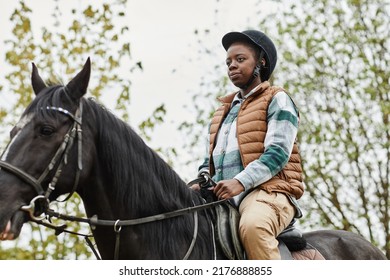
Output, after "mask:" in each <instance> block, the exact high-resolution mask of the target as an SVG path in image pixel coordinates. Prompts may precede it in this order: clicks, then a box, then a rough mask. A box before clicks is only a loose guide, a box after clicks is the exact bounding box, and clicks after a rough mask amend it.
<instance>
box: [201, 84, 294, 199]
mask: <svg viewBox="0 0 390 280" xmlns="http://www.w3.org/2000/svg"><path fill="white" fill-rule="evenodd" d="M255 90H256V88H255V89H254V90H252V92H251V93H249V94H248V95H247V96H246V97H245V98H247V97H248V96H249V95H250V94H252V93H253V92H254V91H255ZM243 101H244V99H242V98H240V94H239V93H238V94H237V95H236V96H235V98H234V100H233V102H232V105H231V109H230V111H229V113H228V114H227V116H226V118H225V120H224V121H223V123H222V126H221V128H220V130H219V132H218V136H217V141H216V146H215V149H214V150H213V154H212V156H213V161H214V166H215V175H214V176H213V180H215V181H220V180H227V179H232V178H235V179H237V180H238V181H240V182H241V183H242V185H243V186H244V188H245V191H244V192H243V193H241V194H239V195H238V196H236V197H234V202H235V204H236V205H238V204H239V203H240V201H241V200H242V198H243V197H244V196H245V195H246V194H247V193H248V192H249V191H250V190H251V189H252V188H255V187H257V186H259V185H261V184H262V183H264V182H266V181H268V180H270V179H271V178H272V177H273V176H275V175H276V174H277V173H279V172H280V171H281V170H282V169H283V168H284V166H285V165H286V164H287V162H288V160H289V157H290V155H291V152H292V148H293V145H294V141H295V138H296V136H297V132H298V121H299V117H298V110H297V108H296V107H295V105H294V103H293V101H292V100H291V98H290V97H289V96H288V95H287V94H286V93H285V92H283V91H282V92H278V93H277V94H276V95H275V96H274V97H273V99H272V100H271V103H270V104H269V107H268V111H267V123H268V130H267V135H266V137H265V141H264V153H263V154H262V155H261V156H260V158H259V159H257V160H255V161H253V162H251V163H250V164H248V166H247V167H246V168H245V169H244V167H243V164H242V161H241V156H240V151H239V147H238V142H237V135H236V126H237V124H236V121H237V115H238V112H239V110H240V107H241V104H242V102H243ZM209 136H210V135H209V134H208V141H207V147H206V157H205V160H204V163H203V164H202V165H201V166H200V167H199V171H200V172H201V171H205V170H208V165H209V151H208V149H209Z"/></svg>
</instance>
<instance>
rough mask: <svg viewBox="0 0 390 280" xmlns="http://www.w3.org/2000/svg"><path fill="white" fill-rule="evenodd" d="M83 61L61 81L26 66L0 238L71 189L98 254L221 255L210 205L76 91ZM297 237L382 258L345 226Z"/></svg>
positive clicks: (351, 255) (3, 188) (86, 72)
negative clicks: (27, 85) (25, 97)
mask: <svg viewBox="0 0 390 280" xmlns="http://www.w3.org/2000/svg"><path fill="white" fill-rule="evenodd" d="M90 68H91V65H90V60H89V59H88V60H87V62H86V64H85V65H84V67H83V69H82V70H81V71H80V72H79V73H78V74H77V75H76V76H75V77H74V78H73V79H72V80H71V81H70V82H69V83H68V84H67V85H66V86H64V85H54V86H47V85H46V84H45V83H44V82H43V80H42V79H41V77H40V76H39V74H38V71H37V68H36V67H35V65H33V72H32V87H33V90H34V92H35V94H36V98H35V99H34V100H33V101H32V102H31V104H30V105H29V106H28V107H27V108H26V110H25V112H24V113H23V115H22V116H21V119H20V121H19V122H18V123H17V124H16V126H15V127H14V128H13V129H12V131H11V140H10V142H9V144H8V146H7V148H6V150H5V151H4V152H3V154H2V156H1V161H0V168H1V170H0V238H1V239H3V240H10V239H15V238H17V237H18V236H19V234H20V231H21V228H22V226H23V224H24V223H25V222H27V221H29V220H30V219H32V220H35V221H38V220H40V218H39V217H40V214H41V213H42V212H45V213H46V214H47V213H48V211H49V210H50V209H49V207H48V203H49V201H52V200H53V199H56V198H57V197H58V196H60V195H63V194H67V193H68V194H69V195H71V194H72V193H73V192H77V193H78V194H79V195H80V197H81V198H82V200H83V204H84V207H85V210H86V214H87V216H88V220H87V221H88V222H89V223H90V225H92V226H91V228H92V233H93V236H94V238H95V241H96V244H97V247H98V250H99V253H100V255H101V257H102V258H103V259H113V258H119V259H183V258H184V259H216V258H219V257H222V256H221V255H220V254H219V253H218V252H219V250H218V249H217V247H218V246H217V245H216V244H215V243H214V242H213V240H214V238H213V236H214V232H213V228H212V222H211V219H210V215H209V211H208V210H206V209H202V208H199V209H197V210H195V211H194V208H193V207H199V205H202V203H203V200H202V198H201V197H200V195H199V193H198V192H195V191H193V190H191V189H190V188H188V186H187V185H186V183H185V182H184V181H182V180H181V179H180V177H179V176H178V175H177V174H176V173H175V172H174V171H173V170H172V169H171V168H170V166H169V165H168V164H167V163H166V162H164V161H163V160H162V159H161V158H160V157H159V156H158V155H157V154H156V153H155V152H154V151H153V150H152V149H150V148H149V147H148V146H147V145H146V144H145V143H144V142H143V140H142V139H141V138H140V137H139V136H138V135H137V134H136V133H135V132H134V131H133V130H132V129H131V128H130V127H129V126H128V125H127V124H126V123H124V122H123V121H121V120H119V119H118V118H117V117H115V116H114V115H113V114H112V113H110V112H109V111H107V110H106V109H105V108H104V107H103V106H101V105H99V104H98V103H96V102H95V101H93V100H91V99H86V98H84V97H83V96H84V95H85V93H86V91H87V87H88V82H89V78H90ZM183 209H187V210H188V209H189V210H188V211H187V212H186V211H183V213H179V214H178V212H177V211H179V212H180V210H183ZM163 213H168V216H167V215H161V214H163ZM172 213H173V215H171V216H169V214H172ZM145 217H146V218H145ZM80 220H81V219H80ZM304 236H305V238H306V240H307V242H309V243H310V244H311V245H313V246H315V247H316V248H317V249H318V250H319V251H320V252H321V253H322V255H323V256H324V257H325V258H326V259H385V257H384V255H383V254H382V253H381V252H380V250H378V249H377V248H376V247H374V246H372V245H371V244H370V243H369V242H368V241H366V240H364V239H363V238H361V237H360V236H358V235H356V234H353V233H350V232H344V231H317V232H311V233H307V234H305V235H304Z"/></svg>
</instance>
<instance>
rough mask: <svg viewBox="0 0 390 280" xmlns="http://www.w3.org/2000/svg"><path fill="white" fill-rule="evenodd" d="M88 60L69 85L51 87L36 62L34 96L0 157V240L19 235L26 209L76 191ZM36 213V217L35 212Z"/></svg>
mask: <svg viewBox="0 0 390 280" xmlns="http://www.w3.org/2000/svg"><path fill="white" fill-rule="evenodd" d="M90 69H91V65H90V60H89V59H88V60H87V62H86V63H85V65H84V67H83V69H82V70H81V71H80V72H79V73H78V74H77V75H76V76H75V77H74V78H73V79H72V80H71V81H70V82H69V83H68V84H67V85H66V86H63V85H55V86H47V85H46V84H45V83H44V82H43V80H42V78H41V77H40V76H39V74H38V70H37V68H36V67H35V65H34V64H33V70H32V78H31V80H32V87H33V90H34V93H35V95H36V96H35V98H34V100H33V101H32V102H31V103H30V104H29V106H28V107H27V108H26V109H25V111H24V113H23V114H22V116H21V118H20V120H19V122H18V123H17V124H16V125H15V126H14V127H13V129H12V131H11V133H10V138H11V139H10V142H9V144H8V146H7V148H6V149H5V150H4V151H3V153H2V155H1V158H0V239H3V240H4V239H14V238H16V237H18V236H19V234H20V231H21V228H22V226H23V223H25V222H26V221H28V219H29V215H28V211H26V210H30V211H32V214H34V215H35V214H36V215H37V217H38V216H39V213H38V212H42V211H43V210H44V208H43V207H47V203H48V201H50V200H52V199H54V198H56V197H58V196H59V195H61V194H65V193H72V192H73V191H75V189H73V188H72V187H73V186H75V187H76V186H77V182H78V180H79V175H80V173H81V169H82V158H81V153H84V154H85V153H88V151H82V144H81V139H82V138H81V135H82V133H81V122H82V103H83V100H82V97H83V95H84V94H85V93H86V91H87V86H88V82H89V77H90ZM33 217H34V216H33Z"/></svg>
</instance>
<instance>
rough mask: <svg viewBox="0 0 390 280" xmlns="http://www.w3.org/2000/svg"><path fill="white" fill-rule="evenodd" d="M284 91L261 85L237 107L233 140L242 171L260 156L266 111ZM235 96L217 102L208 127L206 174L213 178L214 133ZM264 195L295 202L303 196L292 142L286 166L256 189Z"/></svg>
mask: <svg viewBox="0 0 390 280" xmlns="http://www.w3.org/2000/svg"><path fill="white" fill-rule="evenodd" d="M280 91H285V90H284V89H283V88H281V87H275V86H270V84H269V82H268V81H266V82H263V83H262V84H261V85H260V87H259V89H258V90H257V91H256V92H254V93H253V94H252V95H251V96H249V97H248V98H247V99H246V100H244V101H243V103H242V104H241V108H240V110H239V112H238V116H237V140H238V146H239V150H240V155H241V160H242V164H243V166H244V168H245V167H246V166H247V165H248V164H249V163H250V162H252V161H254V160H256V159H258V158H259V157H260V156H261V155H262V154H263V153H264V140H265V136H266V133H267V126H268V124H267V110H268V106H269V104H270V103H271V100H272V98H273V97H274V95H275V94H276V93H278V92H280ZM235 95H236V93H232V94H230V95H227V96H225V97H222V98H220V99H219V100H220V101H221V102H222V103H223V105H222V106H221V107H220V108H218V109H217V110H216V111H215V113H214V116H213V118H212V121H211V126H210V149H209V151H210V154H209V156H210V166H209V168H210V174H211V175H214V173H215V170H214V164H213V157H212V154H213V150H214V147H215V144H216V138H217V134H218V130H219V128H220V127H221V125H222V122H223V120H224V118H225V117H226V115H227V113H228V112H229V110H230V106H231V103H232V101H233V99H234V97H235ZM259 187H260V188H262V189H264V190H265V191H267V192H275V191H276V192H282V193H286V194H289V195H292V196H294V197H295V198H296V199H299V198H300V197H301V196H302V195H303V192H304V186H303V176H302V166H301V158H300V155H299V149H298V145H297V143H296V141H295V143H294V147H293V150H292V153H291V155H290V158H289V161H288V163H287V165H286V166H285V167H284V168H283V170H282V171H280V172H279V173H278V174H276V175H275V176H274V177H273V178H271V180H269V181H267V182H265V183H263V184H262V185H260V186H259Z"/></svg>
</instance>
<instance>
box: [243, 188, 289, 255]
mask: <svg viewBox="0 0 390 280" xmlns="http://www.w3.org/2000/svg"><path fill="white" fill-rule="evenodd" d="M239 211H240V214H241V219H240V228H239V231H240V237H241V241H242V244H243V246H244V248H245V252H246V254H247V257H248V259H251V260H278V259H280V253H279V249H278V241H277V240H276V238H275V237H276V236H278V235H279V233H281V232H282V230H283V229H285V228H286V227H287V226H288V225H289V224H290V222H291V221H292V219H293V218H294V214H295V208H294V206H293V205H292V204H291V203H290V200H289V199H288V197H287V196H286V195H285V194H283V193H277V192H273V193H267V192H266V191H264V190H261V189H260V188H257V189H255V190H253V191H252V192H251V193H249V194H248V195H247V196H246V197H245V198H244V199H243V201H242V202H241V204H240V207H239Z"/></svg>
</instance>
